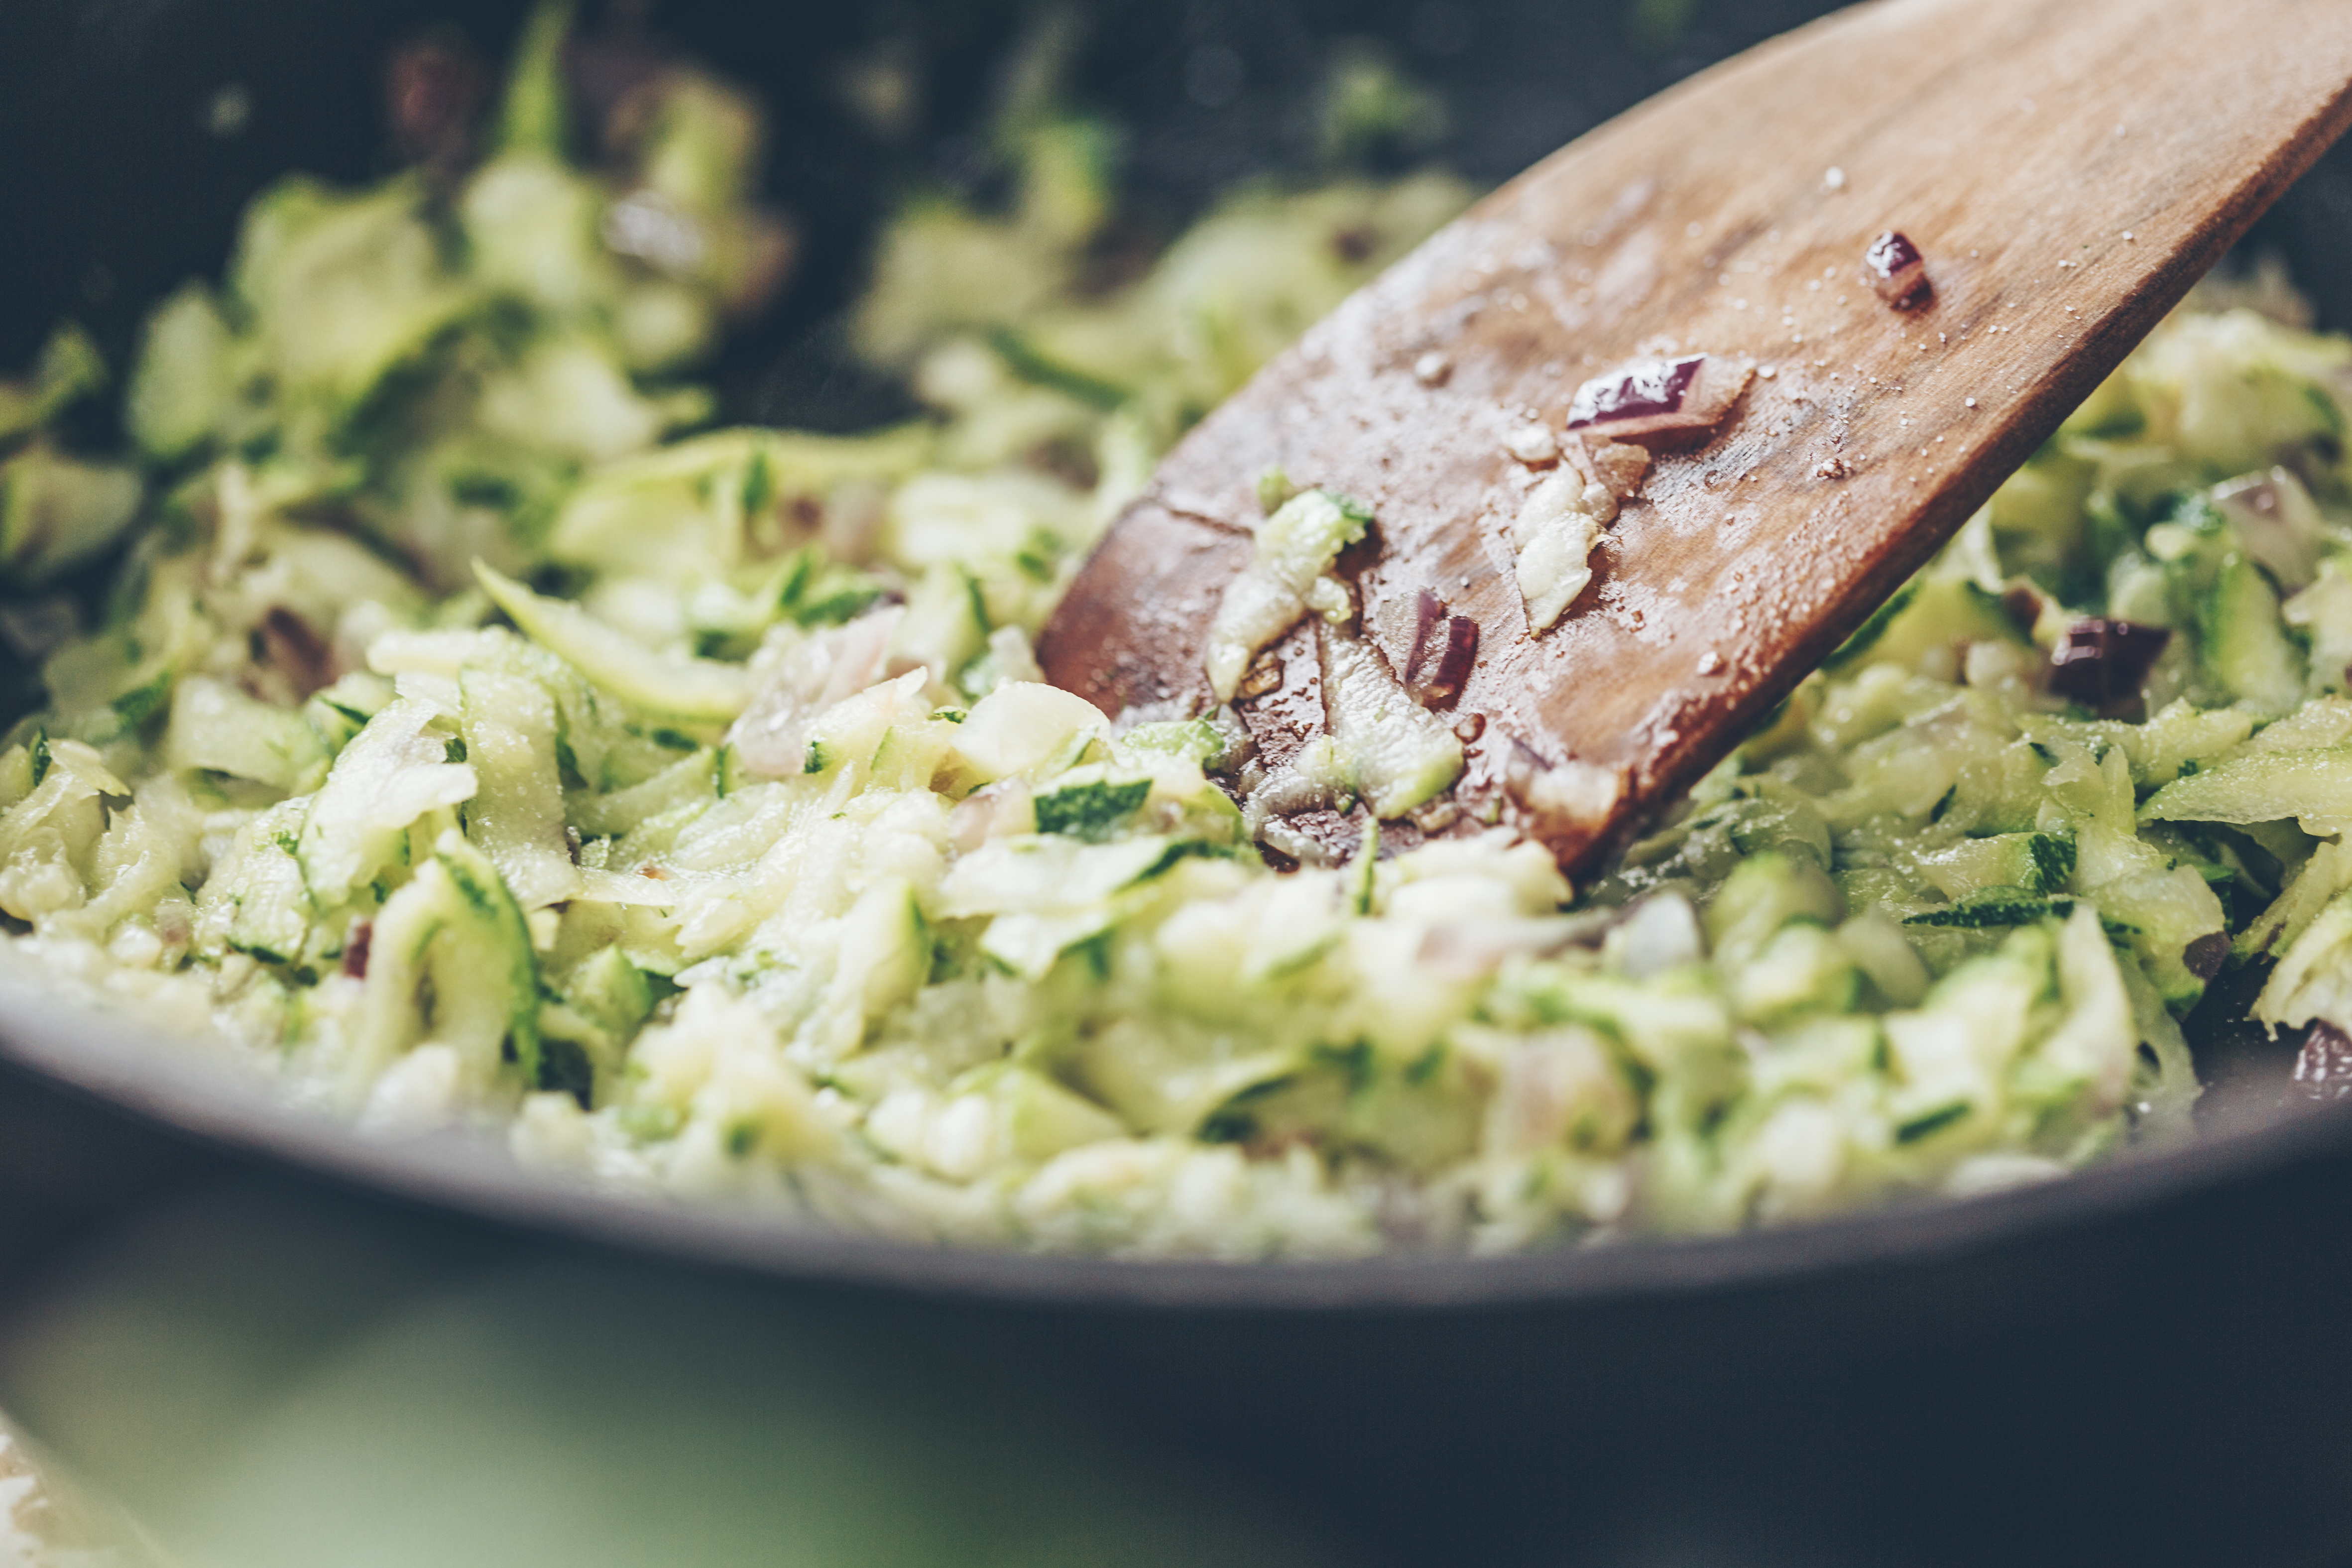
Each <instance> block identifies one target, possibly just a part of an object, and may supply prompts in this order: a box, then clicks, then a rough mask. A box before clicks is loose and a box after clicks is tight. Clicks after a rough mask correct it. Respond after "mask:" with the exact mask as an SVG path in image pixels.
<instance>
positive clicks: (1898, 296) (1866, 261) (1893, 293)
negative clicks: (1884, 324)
mask: <svg viewBox="0 0 2352 1568" xmlns="http://www.w3.org/2000/svg"><path fill="white" fill-rule="evenodd" d="M1862 269H1863V276H1864V277H1865V278H1867V279H1869V280H1870V286H1871V287H1872V288H1873V289H1877V290H1878V297H1879V298H1880V299H1882V300H1885V301H1886V302H1887V303H1888V304H1890V305H1903V304H1907V303H1910V302H1911V301H1912V300H1913V299H1914V297H1915V296H1917V295H1919V294H1921V293H1922V292H1923V291H1924V290H1925V289H1927V258H1926V257H1923V256H1921V255H1920V254H1919V247H1917V246H1916V245H1914V244H1912V243H1911V241H1910V239H1909V237H1906V235H1904V234H1903V233H1902V231H1900V230H1899V229H1892V228H1890V229H1888V230H1887V231H1886V232H1885V234H1882V235H1880V236H1879V237H1877V238H1876V239H1874V240H1872V241H1871V242H1870V248H1869V249H1868V250H1866V251H1864V253H1863V258H1862Z"/></svg>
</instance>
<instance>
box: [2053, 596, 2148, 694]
mask: <svg viewBox="0 0 2352 1568" xmlns="http://www.w3.org/2000/svg"><path fill="white" fill-rule="evenodd" d="M2171 640H2172V633H2171V631H2170V630H2169V629H2168V628H2167V627H2164V626H2141V625H2139V624H2138V623H2137V622H2135V621H2113V620H2107V619H2105V618H2104V617H2101V616H2090V617H2088V618H2086V619H2084V620H2079V621H2076V622H2075V623H2074V625H2073V626H2069V627H2067V628H2066V635H2065V636H2064V637H2062V638H2060V639H2059V642H2058V646H2057V647H2053V648H2052V649H2051V650H2050V689H2051V690H2053V691H2055V692H2057V693H2058V694H2059V695H2060V696H2062V697H2071V698H2073V699H2074V700H2075V701H2077V702H2081V703H2084V704H2086V705H2087V706H2089V707H2092V708H2106V707H2109V706H2111V705H2113V704H2116V703H2118V702H2128V701H2130V700H2132V699H2134V698H2136V697H2137V696H2138V695H2139V689H2140V682H2142V681H2143V680H2146V679H2147V671H2148V667H2149V666H2150V665H2152V664H2154V663H2155V662H2156V657H2157V655H2158V654H2160V653H2162V652H2163V651H2164V645H2165V644H2167V643H2168V642H2170V641H2171Z"/></svg>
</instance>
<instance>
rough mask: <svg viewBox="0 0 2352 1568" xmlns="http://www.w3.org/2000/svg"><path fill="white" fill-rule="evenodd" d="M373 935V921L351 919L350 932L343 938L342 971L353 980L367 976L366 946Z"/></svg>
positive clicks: (363, 978) (371, 940)
mask: <svg viewBox="0 0 2352 1568" xmlns="http://www.w3.org/2000/svg"><path fill="white" fill-rule="evenodd" d="M374 937H375V922H374V921H352V929H351V933H350V934H349V935H348V936H346V937H344V938H343V965H342V967H343V973H346V974H348V975H350V976H351V977H352V979H354V980H365V979H366V978H367V972H368V947H369V944H370V943H371V942H373V939H374Z"/></svg>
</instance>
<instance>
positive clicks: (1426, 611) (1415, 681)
mask: <svg viewBox="0 0 2352 1568" xmlns="http://www.w3.org/2000/svg"><path fill="white" fill-rule="evenodd" d="M1413 616H1414V620H1413V628H1412V647H1411V651H1410V652H1409V653H1408V655H1407V656H1406V658H1405V660H1404V684H1405V689H1406V690H1407V691H1408V692H1409V693H1411V694H1412V700H1414V701H1416V702H1418V703H1421V704H1422V705H1423V707H1432V708H1434V707H1443V706H1444V705H1445V704H1446V703H1448V702H1451V701H1452V700H1454V698H1456V697H1458V696H1460V695H1461V693H1462V687H1463V683H1464V682H1465V681H1467V680H1468V679H1470V667H1471V666H1472V665H1473V664H1474V663H1475V662H1476V661H1477V658H1478V623H1477V622H1475V621H1474V620H1472V619H1471V618H1470V617H1469V616H1456V615H1450V614H1448V613H1447V611H1446V608H1445V601H1444V600H1443V599H1441V598H1439V597H1438V596H1437V595H1435V594H1433V593H1432V592H1430V591H1429V590H1428V589H1426V588H1423V589H1422V590H1421V591H1420V592H1419V593H1418V594H1416V595H1413Z"/></svg>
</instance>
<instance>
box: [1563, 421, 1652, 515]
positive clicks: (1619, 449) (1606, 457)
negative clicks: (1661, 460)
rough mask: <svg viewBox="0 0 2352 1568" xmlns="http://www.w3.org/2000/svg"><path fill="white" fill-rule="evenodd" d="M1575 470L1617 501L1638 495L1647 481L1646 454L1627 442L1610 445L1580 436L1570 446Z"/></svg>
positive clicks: (1597, 438) (1589, 437)
mask: <svg viewBox="0 0 2352 1568" xmlns="http://www.w3.org/2000/svg"><path fill="white" fill-rule="evenodd" d="M1573 447H1574V450H1575V453H1576V457H1577V464H1576V466H1577V468H1580V469H1581V470H1582V471H1583V473H1584V476H1585V477H1586V478H1587V479H1591V480H1592V481H1593V482H1594V483H1595V484H1598V485H1601V486H1602V487H1604V488H1605V489H1607V490H1608V491H1609V493H1610V494H1611V495H1612V496H1615V497H1616V498H1617V499H1618V500H1621V501H1622V500H1630V499H1632V498H1633V497H1634V496H1636V495H1639V494H1640V493H1641V490H1642V481H1643V479H1647V478H1648V477H1649V473H1650V453H1649V449H1648V448H1647V447H1637V446H1635V445H1634V444H1633V442H1631V441H1611V440H1607V439H1605V438H1603V437H1598V436H1580V437H1577V438H1576V440H1575V442H1574V443H1573Z"/></svg>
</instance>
